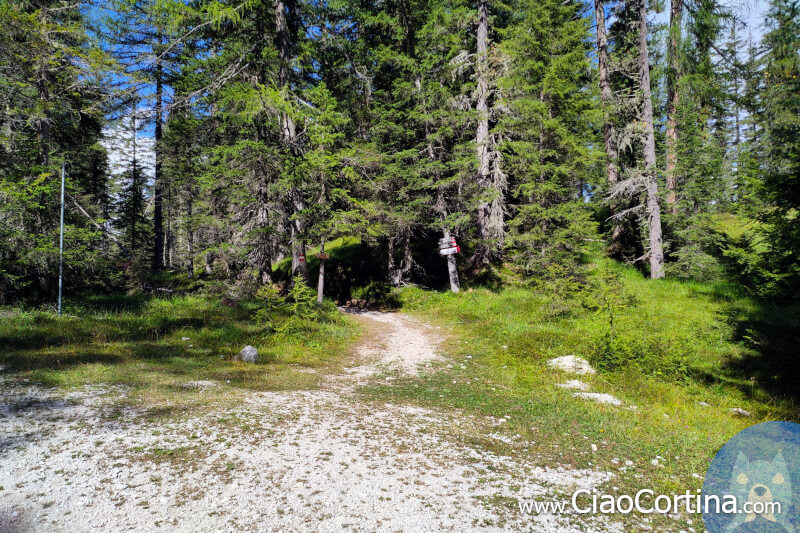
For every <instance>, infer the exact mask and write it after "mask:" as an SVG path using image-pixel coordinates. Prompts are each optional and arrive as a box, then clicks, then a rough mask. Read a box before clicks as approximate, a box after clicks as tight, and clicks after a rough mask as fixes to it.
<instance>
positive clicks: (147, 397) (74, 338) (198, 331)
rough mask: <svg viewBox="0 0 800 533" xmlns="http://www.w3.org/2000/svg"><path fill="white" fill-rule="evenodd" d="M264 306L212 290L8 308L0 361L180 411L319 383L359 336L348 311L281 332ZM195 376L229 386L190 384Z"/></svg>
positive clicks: (0, 317) (33, 377) (62, 382)
mask: <svg viewBox="0 0 800 533" xmlns="http://www.w3.org/2000/svg"><path fill="white" fill-rule="evenodd" d="M258 309H259V304H258V303H257V302H240V303H237V304H233V305H232V306H229V305H224V304H222V303H221V301H220V299H219V298H218V297H212V296H203V295H178V296H174V297H168V298H159V297H147V296H110V297H86V298H84V299H83V300H81V301H80V303H77V304H71V305H70V306H69V307H67V308H66V309H65V311H64V316H62V317H61V318H59V317H58V316H56V315H55V314H54V313H52V312H50V311H41V310H24V309H14V308H5V309H0V346H3V348H4V349H3V351H2V353H0V365H3V366H4V367H5V370H4V373H6V374H7V375H11V376H13V377H14V378H15V379H17V380H18V381H21V380H24V379H27V380H29V381H30V382H35V383H41V384H44V385H46V386H60V387H66V388H69V387H77V386H82V385H85V384H92V383H103V384H106V385H119V384H121V385H129V386H131V387H132V395H131V398H132V399H133V400H140V401H144V402H146V403H148V404H149V405H151V406H153V408H154V409H162V410H164V413H165V414H166V413H169V412H175V413H178V412H180V410H181V409H183V408H187V407H191V406H199V405H202V404H204V403H213V400H214V399H221V398H226V397H231V398H233V397H234V396H235V394H234V393H235V392H236V391H241V390H295V389H309V388H315V387H316V386H317V385H318V382H319V380H320V379H321V375H322V374H324V373H325V372H328V371H331V370H333V369H335V368H337V366H338V364H339V359H340V356H341V355H342V354H343V353H347V352H348V350H349V347H350V345H351V344H352V342H353V341H354V340H355V339H356V338H357V337H358V334H359V327H358V325H357V324H356V323H355V322H354V321H352V320H350V319H349V318H348V317H345V316H341V315H339V314H338V313H323V314H322V315H320V317H318V318H317V319H301V320H299V321H298V322H295V323H294V326H293V327H292V329H291V330H290V331H287V332H285V333H276V332H275V331H273V330H271V329H270V328H268V327H267V326H266V325H265V323H264V321H263V317H261V319H259V318H256V314H257V311H258ZM276 312H277V311H276ZM277 318H280V317H277ZM184 337H186V338H188V339H189V340H186V341H184V340H182V338H184ZM247 344H250V345H252V346H254V347H256V348H257V349H258V352H259V358H260V361H259V363H258V364H254V365H253V364H246V363H241V362H239V361H235V360H233V359H232V357H233V356H234V355H235V354H236V353H238V352H239V350H241V349H242V347H244V346H245V345H247ZM309 370H311V371H309ZM194 380H213V381H215V382H217V383H218V384H220V387H217V388H214V389H209V390H205V391H196V390H191V389H189V390H187V389H184V388H183V387H182V384H184V383H186V382H187V381H194Z"/></svg>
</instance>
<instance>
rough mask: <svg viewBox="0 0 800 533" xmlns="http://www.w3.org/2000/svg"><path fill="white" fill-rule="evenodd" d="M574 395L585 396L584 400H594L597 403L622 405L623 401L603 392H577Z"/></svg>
mask: <svg viewBox="0 0 800 533" xmlns="http://www.w3.org/2000/svg"><path fill="white" fill-rule="evenodd" d="M573 396H575V397H577V398H583V399H584V400H592V401H595V402H597V403H602V404H606V405H622V402H621V401H620V400H619V399H618V398H615V397H613V396H611V395H610V394H604V393H601V392H576V393H574V394H573Z"/></svg>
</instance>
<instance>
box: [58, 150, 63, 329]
mask: <svg viewBox="0 0 800 533" xmlns="http://www.w3.org/2000/svg"><path fill="white" fill-rule="evenodd" d="M63 278H64V163H61V235H60V238H59V241H58V316H61V286H62V280H63Z"/></svg>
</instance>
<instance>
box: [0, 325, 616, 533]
mask: <svg viewBox="0 0 800 533" xmlns="http://www.w3.org/2000/svg"><path fill="white" fill-rule="evenodd" d="M359 320H362V321H365V322H366V323H367V325H368V327H369V328H370V330H371V331H372V334H371V335H368V337H367V338H366V339H365V341H364V343H363V344H362V345H361V347H360V349H359V350H358V352H357V354H356V355H354V356H353V360H352V362H351V363H352V364H351V365H350V366H349V367H348V368H347V369H346V371H345V372H344V373H343V374H342V375H338V376H333V377H331V379H329V380H328V381H326V383H325V385H324V386H323V387H322V388H321V389H320V390H315V391H304V392H289V393H286V392H270V393H252V394H249V395H248V396H247V397H246V400H245V402H244V403H243V404H242V405H240V406H239V407H237V408H235V409H230V410H225V411H221V412H215V413H213V414H209V415H206V416H202V417H195V418H189V419H188V420H182V421H180V422H176V423H170V424H153V423H149V422H147V421H146V420H143V419H142V418H141V417H136V416H134V415H135V414H134V413H123V416H121V417H119V418H116V419H115V420H109V419H108V418H107V417H103V416H101V415H102V413H103V409H104V408H105V406H107V405H111V404H113V402H114V401H115V399H118V398H119V397H120V396H121V395H124V394H125V390H124V389H114V388H109V387H87V388H85V389H84V390H81V391H78V392H73V393H68V394H64V393H61V392H58V391H57V390H53V389H42V388H35V387H29V386H21V385H20V384H11V383H10V382H8V381H7V380H6V381H3V382H0V400H1V401H2V407H0V487H2V489H0V531H70V532H74V531H148V532H149V531H187V532H189V531H191V532H196V531H209V532H210V531H214V532H216V531H231V532H233V531H281V532H282V531H387V532H389V531H391V532H394V531H506V530H513V531H519V530H528V531H553V532H556V531H558V532H569V531H575V532H577V531H621V527H620V526H619V525H617V524H613V523H610V522H608V521H606V520H604V519H603V518H593V519H588V521H587V519H583V520H581V521H579V520H578V517H577V516H575V515H538V516H534V515H522V514H520V513H519V512H518V508H517V504H516V501H517V498H527V499H537V500H547V499H559V500H563V499H564V498H565V496H564V495H565V494H569V493H571V492H572V491H573V490H574V489H575V488H578V487H586V488H592V487H596V486H598V485H599V484H601V483H604V482H606V481H608V480H609V479H610V474H607V473H604V472H595V471H591V470H569V469H566V468H562V467H558V466H556V465H552V466H547V465H540V464H536V461H535V460H533V459H529V458H527V457H526V453H525V448H526V446H525V443H515V445H514V448H513V449H514V452H513V457H512V456H505V455H498V454H496V453H494V452H492V451H489V450H486V449H481V448H479V447H476V446H468V445H465V444H461V439H459V438H458V435H463V434H465V433H472V434H474V433H476V432H479V433H483V434H493V432H496V431H497V427H495V426H496V425H497V424H498V423H499V422H498V421H493V420H488V419H486V420H484V419H478V418H476V417H470V416H464V415H463V414H459V413H449V412H441V411H431V410H426V409H421V408H416V407H408V406H402V405H390V404H383V405H377V406H376V405H374V404H368V403H364V401H363V400H361V399H359V396H358V394H357V393H356V392H357V386H358V385H359V384H363V383H369V382H372V381H377V380H382V381H385V380H387V378H388V379H389V380H391V379H392V378H393V377H394V376H396V375H397V374H398V373H400V372H402V373H405V374H411V375H414V374H417V373H422V372H426V371H446V369H445V368H444V366H443V365H437V362H438V361H442V360H443V358H442V356H441V355H438V354H437V353H436V345H437V338H438V335H437V333H438V331H437V330H436V329H435V328H432V327H430V326H425V325H423V324H419V323H416V322H414V321H412V320H411V319H410V318H408V317H405V316H403V315H400V314H389V313H378V312H364V313H360V317H359ZM1 376H2V375H0V377H1ZM223 421H224V423H223Z"/></svg>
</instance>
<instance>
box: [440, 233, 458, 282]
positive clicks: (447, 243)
mask: <svg viewBox="0 0 800 533" xmlns="http://www.w3.org/2000/svg"><path fill="white" fill-rule="evenodd" d="M459 252H461V247H460V246H459V245H458V243H456V238H455V237H451V236H450V232H449V231H445V232H444V237H443V238H441V239H439V255H441V256H443V257H446V258H447V273H448V275H449V276H450V290H451V291H453V292H458V291H459V288H460V285H461V284H460V283H459V280H458V270H457V269H456V258H455V257H454V255H455V254H457V253H459Z"/></svg>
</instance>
